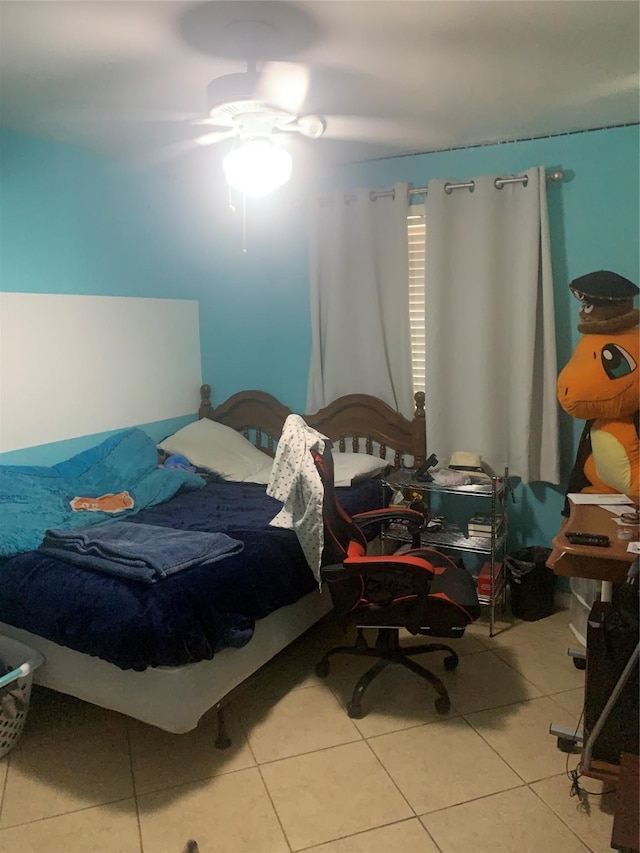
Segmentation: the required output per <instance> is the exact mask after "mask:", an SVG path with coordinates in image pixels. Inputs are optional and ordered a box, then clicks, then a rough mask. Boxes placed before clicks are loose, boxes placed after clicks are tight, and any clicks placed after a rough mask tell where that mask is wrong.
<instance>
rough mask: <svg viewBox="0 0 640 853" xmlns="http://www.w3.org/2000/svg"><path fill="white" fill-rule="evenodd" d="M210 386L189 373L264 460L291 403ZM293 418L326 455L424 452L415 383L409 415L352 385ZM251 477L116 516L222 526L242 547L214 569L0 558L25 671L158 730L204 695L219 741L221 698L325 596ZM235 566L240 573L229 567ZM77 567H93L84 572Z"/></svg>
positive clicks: (371, 499) (408, 459)
mask: <svg viewBox="0 0 640 853" xmlns="http://www.w3.org/2000/svg"><path fill="white" fill-rule="evenodd" d="M210 395H211V389H210V387H209V386H207V385H204V386H202V388H201V404H200V409H199V419H200V421H202V422H208V421H212V422H214V423H215V424H220V425H223V426H225V427H230V428H231V429H233V430H234V431H236V432H237V433H238V434H240V435H242V436H243V437H244V438H245V439H247V440H249V441H250V442H251V444H252V445H253V447H254V448H257V449H258V450H259V451H260V453H261V454H263V455H264V459H265V461H266V463H267V467H268V465H269V464H270V459H269V457H273V456H274V454H275V449H276V447H277V442H278V437H279V436H280V433H281V430H282V426H283V424H284V421H285V420H286V418H287V416H288V415H289V414H291V412H290V410H289V409H288V408H287V407H286V406H284V405H282V404H281V403H280V402H278V401H277V400H276V399H275V398H273V397H271V396H270V395H269V394H266V393H264V392H260V391H244V392H239V393H237V394H234V395H233V396H232V397H230V398H229V399H228V400H227V401H226V402H224V403H222V404H221V405H219V406H217V407H214V406H212V404H211V396H210ZM304 419H305V421H306V422H307V423H308V424H309V425H310V426H311V427H313V428H314V429H316V430H318V431H319V432H321V433H323V434H324V435H326V436H327V437H328V438H330V439H331V440H332V442H333V443H334V455H336V457H337V458H338V459H339V458H340V457H341V455H342V454H344V457H343V459H344V460H346V458H347V457H348V456H349V455H350V454H359V455H360V454H364V455H366V456H367V457H372V456H374V457H375V458H376V459H377V460H380V464H381V467H385V466H393V467H397V466H399V465H400V464H402V463H403V462H404V463H405V464H411V463H413V462H414V461H415V463H417V464H421V462H422V461H424V458H425V422H424V395H422V394H418V395H416V410H415V414H414V417H413V418H412V419H411V420H409V419H406V418H404V417H403V416H402V415H400V414H398V413H397V412H395V411H394V410H393V409H391V408H390V407H389V406H387V405H386V404H385V403H383V402H381V401H380V400H378V399H376V398H374V397H371V396H368V395H361V394H358V395H348V396H346V397H342V398H340V399H339V400H336V401H334V402H333V403H331V404H330V405H328V406H327V407H325V408H324V409H322V410H321V411H319V412H317V413H315V414H312V415H305V416H304ZM200 421H199V422H200ZM199 422H198V423H199ZM201 425H205V426H206V425H208V424H206V423H203V424H201ZM234 434H235V433H234ZM260 482H261V481H260V479H259V478H258V482H257V483H256V482H246V483H245V482H240V483H228V482H224V481H221V480H220V478H219V477H216V476H215V475H214V476H212V477H211V478H210V481H209V482H207V483H206V485H205V486H204V487H203V488H201V489H198V490H193V491H191V490H189V491H185V492H182V491H180V492H178V493H177V494H176V495H175V496H174V497H172V498H171V499H169V500H168V501H165V502H162V503H158V504H156V505H154V506H150V507H148V508H147V509H143V510H142V511H140V512H139V513H137V514H136V515H132V516H131V517H130V518H129V519H128V520H129V521H131V522H134V523H139V524H143V525H146V524H153V525H157V526H165V525H166V526H169V527H172V526H177V527H183V528H184V527H188V528H191V529H206V530H226V531H228V532H229V535H230V536H235V537H237V539H238V540H240V541H242V542H243V544H244V549H243V551H242V554H239V555H235V556H232V557H228V558H226V559H225V560H223V561H222V562H220V563H219V564H217V565H218V566H219V567H221V568H220V569H217V570H216V572H211V571H205V570H204V569H202V570H201V569H200V568H199V567H195V568H191V569H189V571H188V572H183V573H181V575H182V576H183V577H181V578H180V579H178V576H175V577H171V578H167V579H165V580H163V581H162V582H161V583H157V584H155V585H153V586H152V587H151V586H149V585H144V584H139V583H134V582H131V581H127V580H123V579H118V578H113V577H107V576H101V575H100V574H99V573H94V572H87V571H86V570H85V569H78V568H77V567H75V566H70V565H67V564H66V563H64V562H61V561H59V560H55V559H51V558H50V557H47V558H46V559H45V558H43V557H42V555H39V554H37V553H36V552H33V551H32V552H28V553H26V554H18V555H16V556H15V557H10V558H8V559H5V560H3V561H2V562H1V563H0V587H1V588H2V590H3V595H2V599H1V600H0V634H4V635H6V636H9V637H13V638H15V639H17V640H21V641H22V642H24V643H26V644H27V645H29V646H31V647H32V648H35V649H37V650H38V651H40V652H41V653H42V654H43V655H44V657H45V663H44V664H43V665H42V666H41V667H39V668H38V669H37V671H36V672H35V675H34V680H35V682H36V683H38V684H40V685H43V686H45V687H48V688H51V689H53V690H56V691H59V692H62V693H66V694H70V695H72V696H76V697H78V698H80V699H82V700H85V701H87V702H90V703H93V704H96V705H100V706H103V707H105V708H110V709H112V710H115V711H119V712H121V713H124V714H127V715H129V716H131V717H134V718H136V719H139V720H142V721H143V722H146V723H149V724H151V725H154V726H157V727H159V728H161V729H164V730H166V731H170V732H174V733H182V732H187V731H190V730H191V729H193V728H195V727H196V726H197V724H198V721H199V719H200V718H201V717H202V715H203V714H204V713H205V712H207V711H208V710H210V709H211V708H216V709H217V710H218V715H219V721H220V724H221V730H220V736H219V744H218V745H224V743H225V741H226V735H225V732H224V728H223V726H224V721H223V714H222V711H223V709H224V705H225V703H226V701H227V700H228V699H229V697H230V696H232V695H233V694H234V692H235V691H236V690H237V689H238V688H239V687H240V686H241V685H242V684H243V682H245V681H246V679H247V678H248V677H249V676H250V675H252V674H253V673H254V672H256V671H257V670H258V669H259V668H260V667H262V666H263V665H264V664H265V663H267V662H268V661H269V660H270V659H271V658H272V657H273V656H274V655H276V654H277V653H278V652H280V651H281V650H282V649H284V648H285V647H286V646H287V645H289V644H290V643H291V642H293V640H295V639H296V638H297V637H299V636H300V635H301V634H302V633H304V632H305V631H306V630H307V629H308V628H310V627H311V626H312V625H313V624H315V623H316V622H317V621H318V620H319V619H321V618H322V617H323V616H325V615H326V614H327V613H328V612H329V611H330V609H331V604H330V600H329V596H328V594H327V593H326V592H324V591H320V590H319V589H318V586H317V584H316V582H315V579H314V578H313V575H312V572H311V569H310V568H309V566H308V565H307V564H306V561H305V560H304V557H303V555H302V551H301V549H300V546H299V544H298V542H297V539H296V537H295V534H294V533H293V532H292V531H290V530H278V529H275V528H272V527H269V524H268V521H269V519H270V518H272V517H273V515H274V514H275V512H276V511H277V510H278V508H279V505H278V504H277V502H274V499H272V498H268V497H267V496H266V495H265V494H264V492H265V488H264V485H260ZM340 494H341V497H342V498H343V500H344V501H345V505H346V506H347V508H348V509H349V510H350V511H359V510H361V509H366V508H373V507H374V506H380V505H382V502H383V501H384V500H386V498H387V497H388V495H387V494H386V493H385V492H384V491H383V486H382V484H381V482H380V480H379V479H375V478H374V477H369V476H366V477H360V478H357V481H354V483H353V485H351V486H349V487H346V486H345V487H344V488H342V489H341V491H340ZM265 500H266V504H265ZM269 501H271V502H272V503H271V504H269ZM234 506H235V507H236V509H237V507H238V506H240V507H241V510H242V512H241V517H242V522H239V521H238V516H237V515H236V516H235V521H233V520H231V521H230V520H229V518H230V517H229V516H228V515H227V512H228V510H229V508H230V507H231V508H233V507H234ZM176 519H178V520H177V521H176ZM270 549H274V554H273V564H274V565H275V569H271V568H268V566H267V564H268V560H267V559H266V557H265V556H264V555H265V554H267V553H270ZM34 555H36V557H37V559H36V561H35V563H34V562H33V557H34ZM43 560H44V562H43ZM236 564H237V566H236ZM234 566H235V567H236V568H237V567H239V569H238V571H239V572H240V574H238V573H237V572H236V573H235V574H234V573H232V571H231V569H232V567H234ZM234 571H235V569H234ZM274 572H275V574H274ZM87 575H91V576H95V583H94V578H92V579H91V582H92V585H91V586H87V583H88V581H87ZM25 578H27V579H28V582H26V581H25ZM212 578H214V580H212ZM96 584H97V585H96ZM211 584H214V586H211ZM243 584H244V591H242V593H241V590H242V588H243ZM62 588H64V589H65V591H66V592H65V594H67V593H69V595H70V596H71V600H72V601H73V602H74V610H73V611H71V610H69V611H65V609H64V607H65V606H66V605H64V601H63V596H61V595H59V594H58V590H59V589H62ZM36 595H40V596H45V597H46V600H47V601H49V602H55V603H54V605H53V606H51V604H50V605H49V608H48V621H47V628H46V630H42V629H38V630H33V625H32V623H31V622H30V621H29V616H30V613H31V611H33V610H35V609H36V608H35V605H33V606H31V604H32V601H31V600H32V599H35V597H36ZM131 601H133V604H134V607H135V608H137V610H135V611H134V613H135V614H136V618H137V619H139V622H138V623H135V625H134V628H131V627H130V628H129V633H128V634H126V633H125V634H124V635H123V636H121V635H120V633H119V631H116V630H111V628H112V625H111V623H110V622H109V620H113V623H114V624H115V623H116V622H117V619H118V617H119V615H120V614H121V613H124V611H125V609H126V607H128V606H129V604H130V603H131ZM247 601H249V604H247ZM212 602H214V603H213V604H212ZM164 607H166V608H168V609H166V610H163V609H162V608H164ZM205 610H206V611H207V618H209V616H210V615H211V614H210V611H215V612H214V613H213V617H214V618H213V619H212V620H211V619H209V621H208V622H207V626H208V627H207V629H206V630H205V632H204V634H203V633H202V632H200V633H198V632H199V630H200V624H201V623H203V622H205V621H206V620H205V619H204V617H203V611H205ZM149 612H152V613H160V614H161V616H160V618H161V620H162V625H163V634H162V637H161V642H160V643H157V642H155V644H154V643H148V642H147V641H146V634H147V633H148V632H147V630H146V625H147V622H145V621H144V620H145V619H146V618H148V613H149ZM243 619H244V622H243ZM94 623H97V624H102V626H103V629H104V630H105V631H106V633H103V635H102V638H101V639H100V638H98V640H95V638H94V639H92V635H91V632H90V630H89V627H90V626H91V625H93V624H94ZM105 623H106V627H105ZM70 625H72V628H73V630H71V628H70ZM30 628H31V629H32V630H29V629H30ZM196 629H197V630H196ZM207 631H208V633H207ZM109 632H110V633H109ZM105 638H108V641H107V640H105ZM74 646H75V647H74Z"/></svg>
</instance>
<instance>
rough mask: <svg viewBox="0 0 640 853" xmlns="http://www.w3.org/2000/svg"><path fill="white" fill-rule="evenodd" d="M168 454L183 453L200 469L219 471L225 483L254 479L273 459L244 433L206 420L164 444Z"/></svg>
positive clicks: (160, 446) (181, 430)
mask: <svg viewBox="0 0 640 853" xmlns="http://www.w3.org/2000/svg"><path fill="white" fill-rule="evenodd" d="M158 447H159V448H160V449H161V450H164V451H165V453H169V454H172V453H179V454H182V455H183V456H186V457H187V459H188V460H189V461H190V462H191V463H192V464H193V465H197V466H198V467H199V468H207V469H209V470H210V471H215V473H216V474H219V475H220V476H221V477H224V478H225V480H232V481H234V482H240V481H242V480H245V479H247V478H250V477H251V476H252V475H253V474H256V473H257V472H258V471H260V470H261V469H262V468H264V466H265V459H267V460H268V459H269V457H267V456H266V454H264V453H263V452H262V451H261V450H258V448H257V447H254V445H253V444H251V442H250V441H248V440H247V439H246V438H245V437H244V436H243V435H242V434H241V433H239V432H237V431H236V430H235V429H231V427H228V426H224V424H219V423H216V422H215V421H212V420H209V419H208V418H202V419H201V420H199V421H194V423H192V424H187V426H186V427H183V428H182V429H179V430H178V432H175V433H174V434H173V435H170V436H169V437H168V438H165V439H164V441H161V442H160V444H159V445H158Z"/></svg>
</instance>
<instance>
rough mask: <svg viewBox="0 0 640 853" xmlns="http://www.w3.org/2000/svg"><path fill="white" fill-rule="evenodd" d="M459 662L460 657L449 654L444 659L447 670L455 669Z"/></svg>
mask: <svg viewBox="0 0 640 853" xmlns="http://www.w3.org/2000/svg"><path fill="white" fill-rule="evenodd" d="M459 662H460V661H459V660H458V658H455V657H454V656H453V655H449V656H448V657H446V658H445V659H444V668H445V669H447V670H449V669H455V668H456V667H457V666H458V663H459Z"/></svg>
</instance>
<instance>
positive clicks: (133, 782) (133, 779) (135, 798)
mask: <svg viewBox="0 0 640 853" xmlns="http://www.w3.org/2000/svg"><path fill="white" fill-rule="evenodd" d="M125 733H126V736H127V749H128V752H129V772H130V773H131V788H132V790H133V802H134V804H135V807H136V823H137V825H138V843H139V844H140V853H144V843H143V841H142V824H141V822H140V806H139V804H138V788H137V785H136V775H135V773H134V771H133V748H132V746H131V729H130V726H129V721H128V720H126V721H125Z"/></svg>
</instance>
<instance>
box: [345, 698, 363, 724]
mask: <svg viewBox="0 0 640 853" xmlns="http://www.w3.org/2000/svg"><path fill="white" fill-rule="evenodd" d="M347 714H348V715H349V716H350V717H351V719H352V720H361V719H362V717H364V714H363V713H362V706H361V705H354V704H353V702H347Z"/></svg>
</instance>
